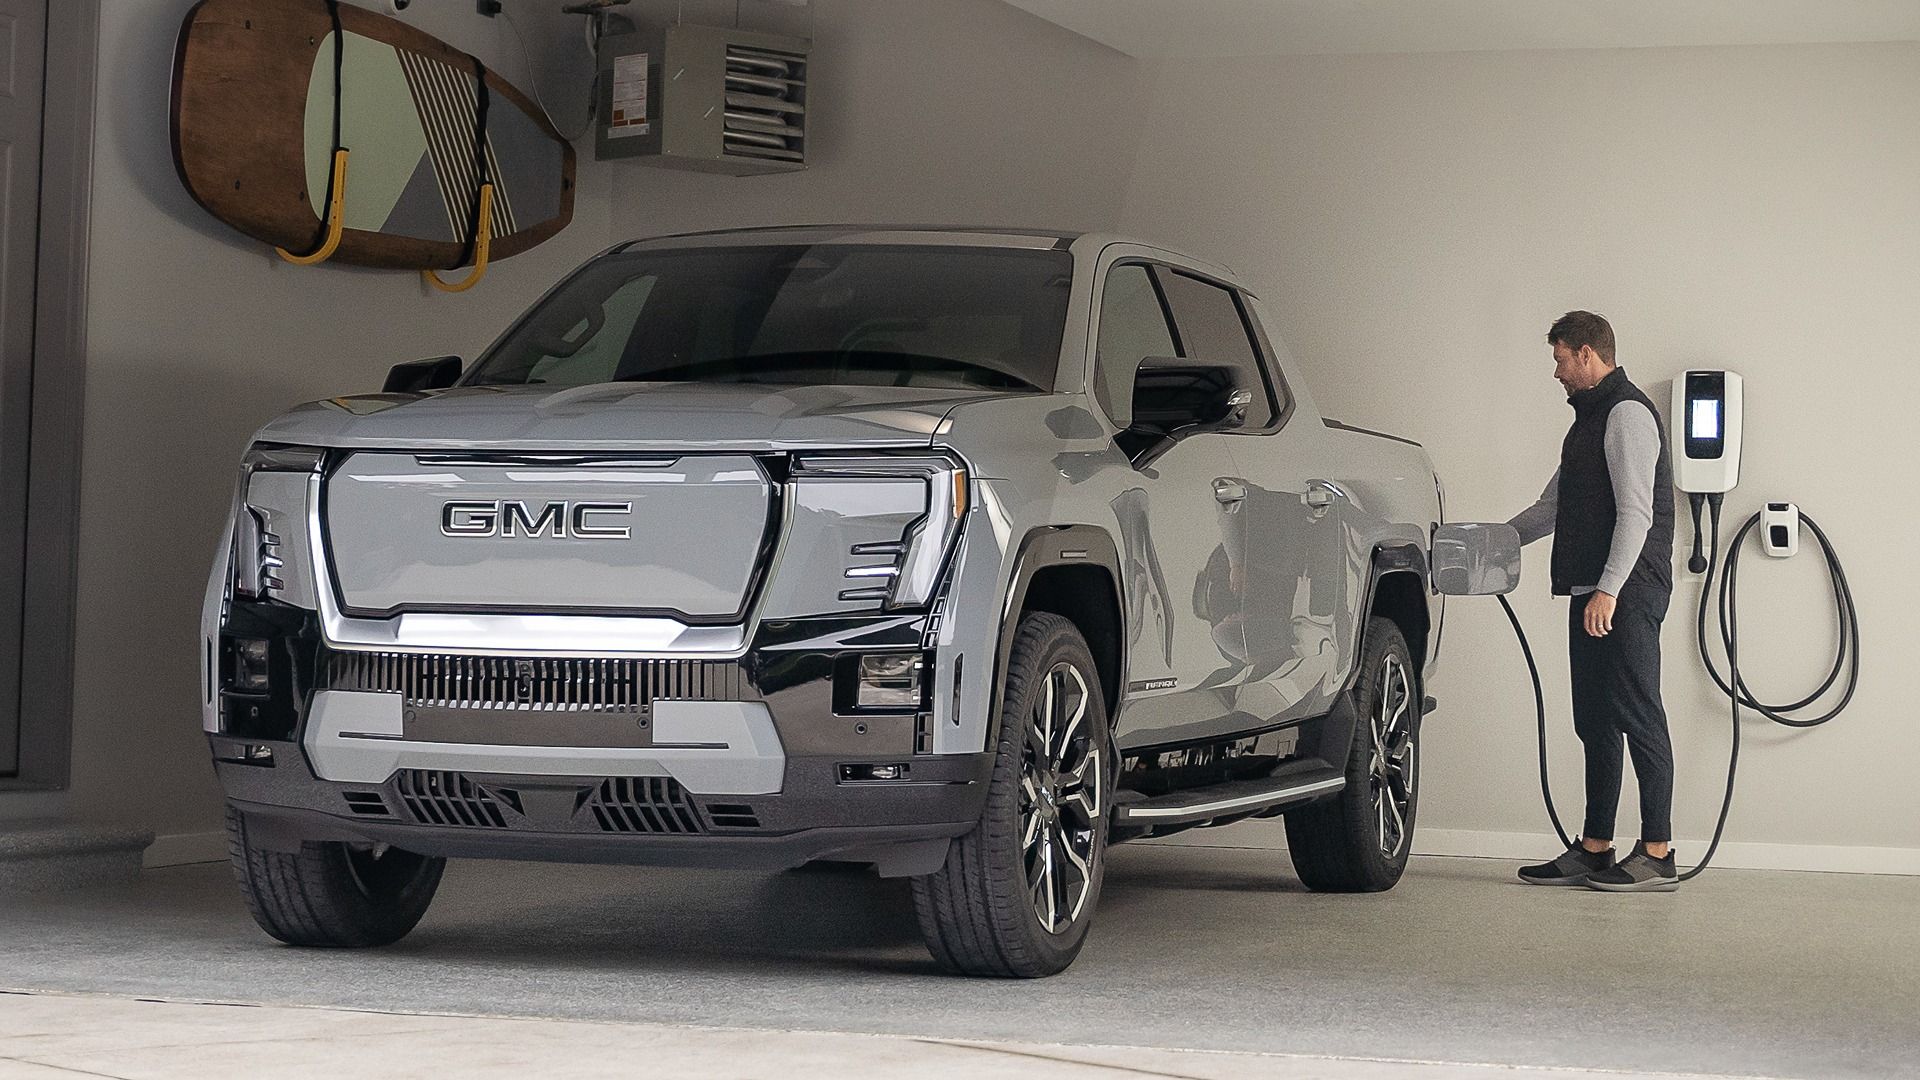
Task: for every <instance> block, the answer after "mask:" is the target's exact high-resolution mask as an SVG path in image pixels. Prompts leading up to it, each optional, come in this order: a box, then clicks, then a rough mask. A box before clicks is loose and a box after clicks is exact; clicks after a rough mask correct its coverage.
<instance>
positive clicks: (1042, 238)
mask: <svg viewBox="0 0 1920 1080" xmlns="http://www.w3.org/2000/svg"><path fill="white" fill-rule="evenodd" d="M768 241H774V242H779V243H789V244H827V243H832V244H923V245H933V246H942V245H952V246H955V247H1009V248H1025V249H1028V250H1047V249H1057V250H1066V249H1070V248H1079V249H1081V250H1082V251H1096V252H1097V251H1099V250H1101V249H1102V248H1105V247H1106V246H1107V245H1109V244H1136V245H1139V246H1141V247H1144V248H1149V249H1151V250H1154V251H1160V252H1165V253H1166V254H1168V255H1174V256H1177V257H1179V258H1180V259H1182V260H1185V261H1187V262H1190V263H1192V264H1194V265H1197V266H1204V267H1211V268H1213V269H1215V270H1217V271H1219V272H1220V274H1221V275H1222V276H1224V277H1232V276H1233V273H1232V271H1231V270H1229V269H1228V268H1227V267H1225V266H1223V265H1221V264H1220V263H1218V262H1215V261H1213V260H1211V259H1203V258H1200V257H1198V256H1195V255H1190V254H1188V253H1186V252H1184V251H1178V250H1175V249H1173V248H1169V247H1167V246H1165V245H1162V244H1154V243H1149V242H1147V241H1145V240H1140V239H1136V238H1134V237H1130V236H1122V235H1118V234H1113V233H1095V232H1079V231H1075V230H1069V229H1027V228H1006V227H1000V226H991V225H988V226H978V225H890V224H839V225H831V224H816V225H763V226H751V227H746V228H737V229H710V230H706V231H702V232H684V233H671V234H668V235H665V236H651V237H646V238H644V239H638V240H632V241H629V242H628V243H626V244H623V245H621V246H620V247H618V248H616V249H615V250H617V251H631V250H635V249H640V248H651V247H734V246H744V245H748V244H762V243H766V242H768Z"/></svg>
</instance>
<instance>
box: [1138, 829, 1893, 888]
mask: <svg viewBox="0 0 1920 1080" xmlns="http://www.w3.org/2000/svg"><path fill="white" fill-rule="evenodd" d="M1149 843H1165V844H1183V845H1190V846H1194V847H1238V848H1255V849H1260V850H1270V851H1284V850H1286V847H1287V831H1286V826H1285V825H1284V823H1282V822H1281V821H1280V820H1279V819H1277V818H1274V819H1254V820H1251V821H1242V822H1238V823H1236V824H1233V825H1229V826H1227V827H1225V828H1220V829H1193V830H1191V831H1188V832H1184V833H1178V834H1176V835H1174V836H1170V837H1167V838H1166V839H1165V840H1155V841H1149ZM1674 847H1675V849H1676V850H1677V851H1678V852H1679V853H1680V862H1681V864H1682V865H1686V864H1688V863H1689V862H1690V861H1691V860H1693V859H1698V858H1699V857H1700V856H1701V855H1703V854H1705V853H1706V850H1707V844H1706V841H1705V840H1704V839H1698V840H1693V839H1688V838H1685V837H1682V838H1680V839H1679V840H1677V841H1675V842H1674ZM1559 848H1560V840H1559V838H1558V837H1555V836H1551V835H1548V834H1546V833H1513V832H1481V831H1477V830H1472V829H1418V830H1416V831H1415V833H1414V851H1415V853H1416V854H1420V855H1452V856H1459V857H1463V858H1469V859H1508V860H1516V861H1536V860H1539V859H1543V858H1546V857H1547V856H1548V855H1550V854H1552V853H1553V852H1555V851H1557V850H1559ZM1713 865H1715V866H1717V867H1720V868H1722V869H1727V870H1809V871H1817V872H1822V873H1830V874H1895V875H1900V876H1904V877H1920V848H1888V847H1840V846H1830V845H1824V844H1756V843H1723V844H1721V845H1720V850H1719V851H1717V852H1715V853H1714V856H1713Z"/></svg>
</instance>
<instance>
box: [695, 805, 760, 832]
mask: <svg viewBox="0 0 1920 1080" xmlns="http://www.w3.org/2000/svg"><path fill="white" fill-rule="evenodd" d="M707 820H708V821H711V822H713V827H714V828H716V829H757V828H759V827H760V818H759V817H758V815H756V814H754V812H753V807H751V806H747V805H744V804H742V803H711V802H710V803H708V804H707Z"/></svg>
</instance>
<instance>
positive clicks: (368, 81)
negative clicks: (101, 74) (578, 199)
mask: <svg viewBox="0 0 1920 1080" xmlns="http://www.w3.org/2000/svg"><path fill="white" fill-rule="evenodd" d="M340 25H341V28H342V30H343V32H344V38H343V41H344V47H343V50H342V52H343V61H342V64H341V74H340V86H341V93H340V95H339V97H340V144H341V145H342V146H344V147H346V148H347V149H348V150H349V151H351V153H350V155H349V159H348V161H349V164H348V174H347V183H346V200H345V231H344V233H343V234H342V237H341V242H340V247H339V249H338V251H337V252H335V254H334V255H333V258H334V259H335V260H337V261H339V262H343V263H352V264H354V265H357V266H375V267H385V268H390V269H400V270H429V269H449V268H453V267H457V266H459V265H461V264H462V263H463V261H470V260H468V254H469V241H470V239H471V233H472V231H473V222H474V220H475V203H476V199H477V198H478V194H479V178H478V176H477V175H476V174H477V173H478V172H479V169H478V162H477V160H476V157H477V155H476V153H475V150H476V139H475V127H476V123H475V118H476V114H477V111H478V108H477V107H478V104H479V81H478V76H477V73H478V72H479V71H480V70H483V69H481V68H479V67H478V66H477V64H476V62H475V60H474V58H473V57H471V56H468V55H467V54H466V53H463V52H461V51H459V50H457V49H455V48H453V47H452V46H450V45H448V44H446V43H445V42H443V41H441V40H440V39H438V38H436V37H433V36H432V35H430V34H426V33H423V32H422V31H419V30H416V29H414V28H413V27H411V26H408V25H407V24H405V23H402V22H400V21H398V20H395V19H390V18H387V17H386V16H384V15H379V14H375V13H374V12H371V11H367V10H366V9H364V8H359V7H354V6H353V5H351V4H341V5H340ZM334 57H335V45H334V38H333V20H332V18H331V17H330V16H329V14H328V9H327V4H326V3H325V0H202V3H200V4H199V5H197V6H196V7H195V8H194V9H193V10H192V11H191V12H189V13H188V15H187V20H186V24H185V26H184V27H183V28H182V30H181V35H180V42H179V48H178V50H177V52H176V54H175V58H174V77H173V110H172V113H173V115H172V127H173V155H174V164H175V166H176V167H177V168H178V169H179V172H180V179H181V180H182V182H184V183H185V184H186V187H187V190H188V191H189V192H190V193H192V195H193V197H194V199H195V201H197V202H198V203H199V204H200V205H201V206H202V207H204V208H205V209H206V210H207V212H208V213H211V214H212V215H213V216H215V217H217V218H219V219H220V220H221V221H224V222H226V223H227V224H228V225H231V226H233V227H234V228H236V229H238V230H240V231H241V232H243V233H245V234H246V235H248V236H251V237H253V238H254V239H256V240H259V241H261V242H263V243H267V244H272V245H274V246H276V247H280V248H284V249H286V250H287V251H290V252H294V253H296V254H298V253H305V252H308V251H313V250H315V249H317V248H318V247H319V246H320V244H321V242H322V241H323V240H324V239H325V237H326V232H327V222H326V217H327V196H328V187H329V177H330V175H331V172H332V168H333V151H334V142H333V139H334V134H333V131H334V127H333V125H334ZM485 78H486V87H487V90H488V94H489V105H488V110H487V124H486V131H487V143H486V146H487V166H488V168H487V171H488V173H490V176H489V179H491V180H492V182H493V184H494V201H493V228H492V232H491V237H492V241H491V247H492V250H491V253H490V254H491V258H492V259H494V260H499V259H504V258H507V257H509V256H512V255H516V254H519V253H520V252H522V251H525V250H527V249H528V248H531V247H533V246H534V245H536V244H539V243H541V242H542V241H544V240H547V239H549V238H550V237H552V236H553V235H554V234H556V233H558V232H559V231H560V230H561V229H564V228H566V226H567V224H568V222H570V221H572V220H573V196H574V191H573V184H574V152H573V147H572V146H571V145H569V144H568V143H567V142H566V140H565V139H563V138H561V136H560V133H559V132H558V131H555V130H554V128H553V125H552V124H551V123H549V122H548V121H547V118H546V116H545V115H544V114H543V113H542V111H541V109H540V107H539V106H538V105H536V104H534V103H533V102H532V101H531V100H529V99H528V98H527V96H526V95H525V94H523V93H521V92H520V91H519V90H518V89H517V88H515V87H514V86H513V85H512V84H510V83H508V82H507V81H506V80H505V79H502V78H500V77H499V76H498V75H496V74H494V73H493V72H491V71H487V72H486V73H485Z"/></svg>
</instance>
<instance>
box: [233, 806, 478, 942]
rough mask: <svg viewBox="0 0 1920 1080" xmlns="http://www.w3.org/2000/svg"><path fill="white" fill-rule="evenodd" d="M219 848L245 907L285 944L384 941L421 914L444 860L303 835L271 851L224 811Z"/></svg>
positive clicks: (404, 929) (243, 818) (392, 939)
mask: <svg viewBox="0 0 1920 1080" xmlns="http://www.w3.org/2000/svg"><path fill="white" fill-rule="evenodd" d="M227 851H228V854H229V855H230V856H231V857H232V861H233V872H234V876H235V877H236V878H238V879H239V881H240V892H241V894H242V895H244V896H245V897H246V901H247V910H249V911H251V912H252V913H253V920H254V921H255V922H257V923H259V924H260V928H261V929H262V930H265V931H266V932H267V933H269V934H271V935H273V936H274V937H276V938H278V939H279V940H281V941H284V942H286V943H287V944H289V945H315V946H326V947H332V948H364V947H367V946H373V945H391V944H393V943H394V942H396V941H399V940H400V939H401V938H403V937H405V936H406V935H407V933H408V931H410V930H412V929H413V928H414V926H415V924H417V923H419V921H420V917H421V916H423V915H425V914H426V913H427V905H428V904H430V903H432V902H433V894H434V892H435V891H437V890H438V889H439V887H440V874H441V872H442V871H443V870H445V869H446V865H447V860H445V859H440V858H433V857H431V856H427V855H416V854H414V853H413V852H411V851H402V850H400V849H399V848H396V847H390V846H388V845H386V844H348V843H341V842H337V841H326V842H321V841H313V840H309V841H307V842H306V843H304V844H302V845H300V850H299V851H297V852H283V851H272V850H269V849H266V848H263V847H261V846H259V845H257V844H254V843H253V842H252V840H251V838H249V836H248V835H247V819H246V815H244V814H242V813H240V812H239V811H237V810H235V809H233V808H232V807H228V808H227Z"/></svg>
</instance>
